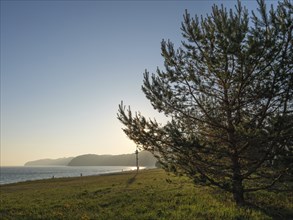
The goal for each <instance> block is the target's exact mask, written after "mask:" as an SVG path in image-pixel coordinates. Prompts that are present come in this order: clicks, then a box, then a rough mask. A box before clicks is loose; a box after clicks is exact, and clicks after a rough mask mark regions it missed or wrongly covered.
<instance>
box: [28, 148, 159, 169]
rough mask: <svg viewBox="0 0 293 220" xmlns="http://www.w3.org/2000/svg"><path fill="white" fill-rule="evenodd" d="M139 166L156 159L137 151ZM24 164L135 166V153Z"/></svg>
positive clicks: (87, 155) (82, 156) (152, 163)
mask: <svg viewBox="0 0 293 220" xmlns="http://www.w3.org/2000/svg"><path fill="white" fill-rule="evenodd" d="M138 157H139V160H138V161H139V166H144V167H155V164H156V162H157V159H156V158H155V157H154V156H153V155H152V154H151V153H150V152H148V151H141V152H139V153H138ZM24 165H25V166H50V165H52V166H136V160H135V154H134V153H133V154H121V155H96V154H85V155H80V156H77V157H64V158H58V159H40V160H34V161H29V162H27V163H25V164H24Z"/></svg>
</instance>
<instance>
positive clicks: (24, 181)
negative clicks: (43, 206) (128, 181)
mask: <svg viewBox="0 0 293 220" xmlns="http://www.w3.org/2000/svg"><path fill="white" fill-rule="evenodd" d="M33 167H35V166H33ZM37 167H39V166H37ZM40 167H43V166H40ZM46 167H63V166H46ZM65 167H67V166H65ZM84 167H86V166H84ZM97 167H99V166H97ZM113 167H115V166H113ZM152 169H158V168H156V167H141V168H140V169H139V170H140V171H142V170H152ZM136 172H137V171H136V169H132V170H124V169H121V171H109V172H102V173H96V174H88V175H84V174H83V173H80V174H79V175H76V176H57V177H56V176H55V175H53V176H52V177H46V178H38V179H28V180H23V181H17V182H8V183H0V187H2V186H8V185H15V184H23V183H31V182H40V181H50V180H61V179H79V178H87V177H97V176H112V175H113V176H114V175H120V174H124V173H125V174H127V173H136Z"/></svg>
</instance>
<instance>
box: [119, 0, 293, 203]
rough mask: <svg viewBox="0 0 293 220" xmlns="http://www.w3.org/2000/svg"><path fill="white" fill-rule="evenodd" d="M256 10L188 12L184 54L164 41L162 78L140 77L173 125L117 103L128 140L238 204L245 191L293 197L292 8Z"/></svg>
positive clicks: (262, 5) (215, 8) (283, 5)
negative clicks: (288, 192) (286, 193)
mask: <svg viewBox="0 0 293 220" xmlns="http://www.w3.org/2000/svg"><path fill="white" fill-rule="evenodd" d="M258 5H259V7H258V12H253V11H252V12H251V14H249V12H248V10H247V9H246V8H245V7H243V6H242V5H241V3H240V2H238V4H237V5H236V6H235V9H234V10H233V9H230V10H227V9H226V8H225V7H224V6H221V7H219V6H217V5H214V6H213V8H212V13H211V14H210V15H208V16H206V17H203V16H202V17H200V18H199V17H198V16H195V17H192V16H191V15H190V14H189V13H188V12H187V11H186V12H185V14H184V16H183V18H184V20H183V22H182V27H181V31H182V36H183V38H184V41H182V45H181V47H179V48H178V49H174V45H173V44H172V42H171V41H165V40H163V41H162V43H161V51H162V56H163V58H164V61H165V62H164V64H165V69H164V70H160V69H159V68H158V69H157V71H156V73H153V74H150V73H149V72H148V71H147V70H146V71H145V73H144V81H143V86H142V90H143V92H144V93H145V95H146V98H147V99H148V100H149V101H150V102H151V104H152V106H153V107H154V109H156V110H157V111H159V112H162V113H164V114H165V115H166V116H167V118H168V119H169V121H168V122H167V123H166V124H164V125H161V124H160V123H158V122H157V121H156V120H151V119H146V118H145V117H144V116H142V115H141V114H140V113H135V114H132V111H131V109H130V108H126V107H125V106H124V105H123V103H121V104H120V105H119V112H118V119H119V120H120V121H121V122H122V123H123V124H124V126H125V128H124V129H123V130H124V132H125V133H126V135H127V136H128V137H129V138H130V139H131V140H133V141H134V142H135V143H136V144H137V145H138V146H139V147H140V148H141V149H145V150H148V151H150V152H152V153H153V154H154V155H155V156H156V157H157V158H158V159H159V161H160V163H161V164H162V165H163V167H164V168H165V169H167V170H169V171H172V172H175V173H178V174H180V173H181V174H184V175H187V176H189V177H190V178H191V179H193V180H194V182H195V183H200V184H205V185H213V186H217V187H219V188H221V189H223V190H225V191H228V192H231V193H232V194H233V197H234V200H235V202H236V203H237V204H238V205H244V204H245V200H244V193H246V192H252V191H256V190H264V189H270V190H290V189H291V190H292V183H290V181H292V174H293V153H292V151H293V71H292V67H293V48H292V41H293V40H292V29H293V22H292V20H293V19H292V18H293V8H292V4H291V2H290V1H284V2H279V3H278V6H277V8H276V9H275V8H273V7H271V8H270V9H269V10H268V8H267V7H266V5H265V2H264V1H263V0H259V1H258Z"/></svg>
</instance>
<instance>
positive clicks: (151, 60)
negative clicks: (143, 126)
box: [0, 1, 273, 166]
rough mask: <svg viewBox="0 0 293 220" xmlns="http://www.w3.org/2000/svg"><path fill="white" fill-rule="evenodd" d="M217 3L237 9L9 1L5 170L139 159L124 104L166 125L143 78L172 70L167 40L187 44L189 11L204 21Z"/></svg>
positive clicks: (4, 58)
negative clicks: (127, 156)
mask: <svg viewBox="0 0 293 220" xmlns="http://www.w3.org/2000/svg"><path fill="white" fill-rule="evenodd" d="M214 3H216V4H221V3H223V4H224V5H225V6H227V7H228V8H229V7H234V4H235V2H234V1H223V2H221V1H1V163H0V164H1V166H11V165H23V164H24V163H25V162H27V161H29V160H35V159H41V158H59V157H70V156H77V155H81V154H87V153H92V154H123V153H131V152H134V150H135V145H134V143H133V142H131V141H130V140H128V139H127V137H126V135H125V134H124V133H123V132H122V130H121V127H122V125H121V124H120V122H119V121H118V120H117V118H116V113H117V109H118V104H120V102H121V100H123V101H124V103H125V104H126V105H131V106H132V108H133V110H140V111H141V112H142V113H143V114H144V115H148V116H149V117H156V118H158V121H160V120H162V121H164V116H162V115H159V114H158V113H156V112H155V111H154V110H153V109H152V107H151V105H150V103H149V102H148V101H147V99H146V98H145V96H144V94H143V92H142V91H141V85H142V80H143V72H144V70H145V69H148V70H149V71H150V72H155V70H156V68H157V67H160V68H162V67H163V59H162V58H161V55H160V54H161V51H160V43H161V40H162V39H170V40H171V41H172V42H173V43H174V44H175V47H178V46H180V41H181V40H182V38H181V31H180V25H181V22H182V20H183V13H184V10H185V9H188V11H189V12H190V14H192V15H194V14H198V15H201V14H203V15H205V14H207V13H210V12H211V6H212V5H213V4H214ZM242 3H243V5H245V6H246V7H247V8H248V9H249V10H252V9H255V8H256V6H257V5H256V2H254V1H242ZM267 3H268V4H271V3H273V2H270V1H268V2H267Z"/></svg>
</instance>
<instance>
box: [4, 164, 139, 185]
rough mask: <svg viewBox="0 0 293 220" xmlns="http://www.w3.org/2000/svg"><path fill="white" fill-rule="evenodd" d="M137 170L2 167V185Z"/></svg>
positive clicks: (120, 167) (110, 167) (75, 167)
mask: <svg viewBox="0 0 293 220" xmlns="http://www.w3.org/2000/svg"><path fill="white" fill-rule="evenodd" d="M135 169H136V167H126V166H14V167H8V166H7V167H0V185H3V184H9V183H17V182H24V181H31V180H41V179H50V178H61V177H77V176H92V175H101V174H107V173H116V172H123V171H131V170H135ZM140 169H142V167H140Z"/></svg>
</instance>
